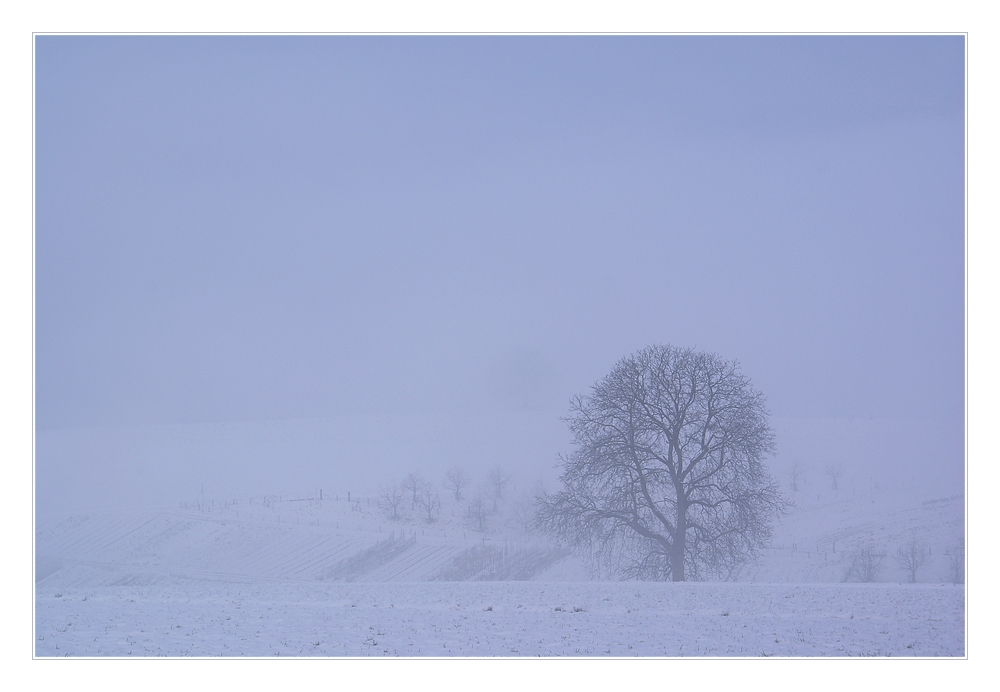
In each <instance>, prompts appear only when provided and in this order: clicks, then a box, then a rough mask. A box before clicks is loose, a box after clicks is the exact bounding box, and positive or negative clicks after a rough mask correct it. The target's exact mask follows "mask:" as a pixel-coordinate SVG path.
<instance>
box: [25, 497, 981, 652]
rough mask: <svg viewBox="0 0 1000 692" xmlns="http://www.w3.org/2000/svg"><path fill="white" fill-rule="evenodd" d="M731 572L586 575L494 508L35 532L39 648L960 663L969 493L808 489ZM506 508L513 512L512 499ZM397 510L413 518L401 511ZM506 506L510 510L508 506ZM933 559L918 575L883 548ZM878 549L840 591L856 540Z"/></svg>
mask: <svg viewBox="0 0 1000 692" xmlns="http://www.w3.org/2000/svg"><path fill="white" fill-rule="evenodd" d="M793 499H794V500H795V501H796V507H795V509H794V510H793V511H792V512H791V513H790V514H789V515H788V516H786V517H785V518H784V519H783V520H782V521H781V522H780V523H779V524H778V525H777V526H776V527H775V534H774V541H773V542H772V545H771V546H770V547H769V548H768V549H766V550H764V551H763V552H762V554H761V556H760V559H759V560H758V561H757V562H756V563H754V564H752V565H749V566H748V567H747V568H746V569H745V570H744V571H743V572H742V573H740V574H739V575H738V576H737V579H738V581H737V582H736V583H733V582H729V583H720V582H715V583H685V584H666V583H636V582H615V583H610V582H598V581H586V579H587V578H588V577H589V573H588V571H587V570H586V569H585V567H584V564H583V563H582V562H581V561H580V560H579V559H577V558H574V557H572V556H569V555H568V554H567V553H566V551H564V550H561V549H559V547H558V546H554V545H552V544H550V543H549V542H548V541H546V539H544V537H539V536H532V535H530V534H525V533H524V532H523V531H521V530H518V526H517V522H516V521H514V520H513V519H514V518H515V513H514V512H510V513H508V514H505V513H504V512H503V511H498V512H497V513H495V514H491V515H490V517H489V525H488V526H487V527H486V530H485V531H478V530H476V526H475V524H474V523H473V522H471V520H470V518H469V516H468V513H467V512H466V511H465V509H464V505H463V504H462V503H460V502H449V501H445V502H444V506H443V507H442V510H441V512H440V514H439V515H437V516H436V517H435V518H434V519H435V520H434V521H433V522H432V523H428V522H426V517H421V516H420V514H419V513H417V512H414V511H412V510H411V511H404V515H403V517H401V518H400V519H398V520H390V519H389V518H388V516H387V513H386V511H385V510H384V508H380V507H379V506H378V502H377V501H375V500H374V499H370V498H354V499H353V501H351V502H347V499H346V497H343V496H339V495H335V496H334V497H333V498H330V497H329V496H328V497H327V499H326V500H325V501H319V499H318V498H317V497H313V496H306V497H276V496H269V497H258V498H253V499H251V498H245V499H230V500H225V501H220V500H215V501H211V500H208V501H205V500H198V501H193V502H190V503H181V504H180V505H179V506H176V507H174V508H161V509H158V510H150V511H146V512H135V513H127V512H110V511H109V512H105V513H101V514H90V515H83V516H81V515H75V516H69V517H56V518H52V519H49V520H46V521H42V522H39V524H38V526H37V527H36V571H35V579H36V603H35V606H36V608H35V616H36V618H35V627H36V632H35V652H36V655H38V656H220V655H221V656H275V655H278V656H775V655H776V656H862V655H865V656H922V657H933V656H964V655H965V650H966V649H965V646H966V642H965V612H964V608H965V591H964V588H963V587H962V586H959V585H955V584H952V583H950V582H951V581H953V579H952V576H951V574H950V570H951V569H952V566H953V565H954V560H953V559H952V554H953V551H954V550H955V548H956V546H957V545H958V544H959V543H960V541H961V536H962V533H963V530H964V527H963V524H964V516H963V511H964V498H962V497H961V496H952V497H940V498H934V497H931V498H930V499H926V498H924V497H921V496H917V497H913V496H911V497H906V496H898V495H897V496H890V495H886V494H880V493H879V492H878V491H877V489H875V488H871V489H869V491H868V492H866V493H857V492H854V491H853V490H852V491H850V492H847V491H844V492H840V493H832V492H830V491H825V492H824V491H817V492H814V493H810V494H807V493H804V492H803V493H799V494H797V495H795V496H793ZM512 507H513V505H512ZM406 509H410V508H409V507H407V508H406ZM502 509H503V508H502V507H501V510H502ZM913 539H916V540H919V541H920V542H921V544H922V545H924V546H925V547H926V549H927V551H928V560H927V563H926V564H925V565H924V566H922V567H921V568H920V571H919V573H918V575H917V576H918V582H919V583H916V584H908V583H905V582H906V581H907V575H906V574H905V572H904V571H903V570H902V568H901V566H900V565H899V564H898V562H897V561H896V560H895V559H894V549H896V548H898V547H899V546H902V545H904V544H905V542H906V541H909V540H913ZM866 543H871V544H874V545H876V546H879V547H880V548H881V549H882V550H883V551H884V552H885V558H884V561H883V562H884V564H883V566H882V568H881V570H880V572H879V575H878V579H877V582H878V583H869V584H859V583H844V581H845V578H846V577H848V576H849V574H848V571H847V570H848V567H849V563H850V559H849V558H850V555H851V550H852V549H853V547H855V546H858V545H862V544H866Z"/></svg>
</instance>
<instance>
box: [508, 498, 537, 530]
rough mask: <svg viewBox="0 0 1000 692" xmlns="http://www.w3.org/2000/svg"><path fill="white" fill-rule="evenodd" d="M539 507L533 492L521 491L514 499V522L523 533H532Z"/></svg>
mask: <svg viewBox="0 0 1000 692" xmlns="http://www.w3.org/2000/svg"><path fill="white" fill-rule="evenodd" d="M537 507H538V505H537V500H536V499H535V495H532V494H531V493H521V494H520V495H519V496H518V497H517V499H516V500H515V501H514V506H513V516H514V522H515V524H516V525H517V528H519V529H520V530H521V531H522V532H523V533H530V532H531V529H532V528H534V525H535V518H536V514H537Z"/></svg>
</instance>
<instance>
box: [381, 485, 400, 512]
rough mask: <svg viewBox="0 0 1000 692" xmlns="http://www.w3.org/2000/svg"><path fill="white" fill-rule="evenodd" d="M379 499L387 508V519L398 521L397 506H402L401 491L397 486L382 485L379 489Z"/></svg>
mask: <svg viewBox="0 0 1000 692" xmlns="http://www.w3.org/2000/svg"><path fill="white" fill-rule="evenodd" d="M378 496H379V499H380V500H382V501H383V502H385V504H386V507H388V508H389V518H390V519H399V506H400V505H401V504H403V491H402V489H400V487H399V486H398V485H396V484H395V483H393V484H392V485H383V486H382V487H381V488H380V489H379V494H378Z"/></svg>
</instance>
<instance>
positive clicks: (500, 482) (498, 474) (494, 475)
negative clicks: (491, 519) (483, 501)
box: [483, 466, 514, 512]
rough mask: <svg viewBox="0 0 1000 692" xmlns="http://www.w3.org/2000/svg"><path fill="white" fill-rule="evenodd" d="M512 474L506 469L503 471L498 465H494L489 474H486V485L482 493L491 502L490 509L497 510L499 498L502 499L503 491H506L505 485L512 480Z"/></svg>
mask: <svg viewBox="0 0 1000 692" xmlns="http://www.w3.org/2000/svg"><path fill="white" fill-rule="evenodd" d="M513 478H514V477H513V476H512V475H511V474H509V473H507V472H506V471H504V470H503V469H502V468H500V467H499V466H497V467H495V468H494V469H493V470H492V471H490V473H489V475H488V476H486V486H485V487H484V488H483V493H484V494H485V495H486V497H487V499H489V501H490V502H492V503H493V507H492V511H494V512H496V511H497V505H498V504H499V503H500V500H502V499H503V497H504V493H505V492H506V491H507V487H508V486H509V485H510V482H511V481H512V480H513Z"/></svg>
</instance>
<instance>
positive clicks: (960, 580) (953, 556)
mask: <svg viewBox="0 0 1000 692" xmlns="http://www.w3.org/2000/svg"><path fill="white" fill-rule="evenodd" d="M948 567H949V572H950V574H949V576H950V577H951V583H952V584H964V583H965V537H964V536H963V537H962V538H960V539H959V542H958V545H957V546H955V547H954V548H949V549H948Z"/></svg>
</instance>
